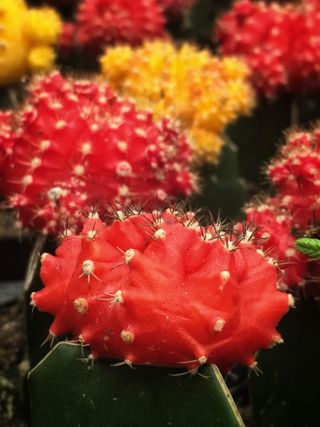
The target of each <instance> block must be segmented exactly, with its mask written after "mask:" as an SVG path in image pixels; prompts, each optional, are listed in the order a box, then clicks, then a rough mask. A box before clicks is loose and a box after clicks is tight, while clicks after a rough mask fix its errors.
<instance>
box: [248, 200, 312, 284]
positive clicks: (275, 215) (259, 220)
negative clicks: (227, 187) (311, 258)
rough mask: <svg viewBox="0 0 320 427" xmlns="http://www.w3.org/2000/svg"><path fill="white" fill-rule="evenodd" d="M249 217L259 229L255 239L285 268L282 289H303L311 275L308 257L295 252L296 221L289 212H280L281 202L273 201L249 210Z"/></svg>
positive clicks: (283, 269)
mask: <svg viewBox="0 0 320 427" xmlns="http://www.w3.org/2000/svg"><path fill="white" fill-rule="evenodd" d="M246 214H247V217H246V219H247V221H252V223H254V224H255V225H256V226H258V227H259V228H258V229H257V230H256V232H255V238H258V239H260V243H261V246H262V248H263V250H265V251H266V252H267V253H268V254H269V255H272V256H273V257H274V258H275V259H276V260H277V262H278V263H279V264H280V266H281V269H282V277H281V279H280V281H279V285H280V286H281V287H282V288H287V287H289V288H290V287H292V286H296V285H299V284H300V285H302V284H303V283H304V279H305V276H306V273H307V263H306V257H305V256H304V255H302V254H300V253H299V252H298V251H297V250H296V249H295V248H294V245H295V241H296V239H295V237H294V236H293V234H292V229H293V219H292V217H291V216H290V214H288V211H287V210H286V209H281V208H280V206H279V201H278V200H277V198H270V199H266V200H265V201H264V203H263V204H260V205H257V206H256V205H252V206H250V207H247V209H246ZM250 232H251V231H250V229H249V233H250Z"/></svg>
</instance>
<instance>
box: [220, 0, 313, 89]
mask: <svg viewBox="0 0 320 427" xmlns="http://www.w3.org/2000/svg"><path fill="white" fill-rule="evenodd" d="M216 38H217V40H218V42H219V43H220V51H221V53H223V54H228V55H230V54H232V55H239V56H240V57H242V58H243V59H245V60H246V62H247V63H248V65H249V66H250V68H251V70H252V78H253V81H254V83H255V86H256V87H257V89H258V90H259V91H260V92H261V93H263V94H264V95H266V96H270V97H272V96H276V95H277V94H279V93H280V92H284V91H288V92H293V93H305V92H311V91H313V90H319V88H320V54H319V52H320V9H319V2H317V1H314V0H302V1H300V2H298V3H297V4H290V3H288V4H285V5H279V4H277V3H275V2H272V3H271V4H267V3H266V2H262V1H259V2H254V1H252V0H238V1H236V2H235V3H234V5H233V6H232V8H231V10H230V11H228V12H227V13H226V14H225V15H224V16H223V17H222V18H221V19H220V21H218V24H217V30H216Z"/></svg>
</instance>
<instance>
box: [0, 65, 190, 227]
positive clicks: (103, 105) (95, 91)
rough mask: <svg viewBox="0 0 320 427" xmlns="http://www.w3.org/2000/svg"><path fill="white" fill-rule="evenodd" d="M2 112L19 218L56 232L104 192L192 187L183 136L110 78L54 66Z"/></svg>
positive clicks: (12, 199) (164, 192) (8, 176)
mask: <svg viewBox="0 0 320 427" xmlns="http://www.w3.org/2000/svg"><path fill="white" fill-rule="evenodd" d="M0 120H1V123H2V124H4V126H1V129H2V131H1V134H0V142H1V145H2V144H6V146H7V145H8V144H9V146H10V147H9V148H10V150H11V151H10V153H9V154H10V155H9V156H8V157H7V159H6V161H5V162H4V163H5V165H4V166H5V167H4V184H5V185H4V187H5V188H4V193H5V196H6V198H7V204H8V205H9V206H10V207H12V208H15V209H17V211H18V219H19V222H20V225H23V226H27V227H30V228H36V229H40V230H42V231H43V232H45V233H48V232H49V233H51V232H56V231H57V230H59V228H60V227H61V225H62V222H64V221H68V222H69V224H70V226H72V222H73V221H75V222H76V218H74V216H75V214H76V212H77V211H78V210H79V209H84V208H89V207H90V206H91V205H93V204H94V203H95V202H96V201H97V200H100V199H101V198H103V199H104V200H106V201H108V202H111V201H113V200H119V201H122V202H123V203H128V202H129V200H132V199H134V198H135V197H137V196H138V197H139V198H140V199H142V200H143V199H146V198H148V197H150V196H152V195H154V196H157V197H158V198H159V199H161V200H162V199H165V198H166V197H170V196H172V195H177V194H181V195H187V194H190V193H191V192H192V191H193V190H194V189H195V177H194V175H193V174H192V172H191V171H190V168H189V163H190V160H191V149H190V147H189V144H188V140H187V139H186V137H185V136H184V135H183V134H182V133H181V132H179V131H178V130H177V129H176V128H175V127H174V125H173V123H172V122H171V121H170V120H168V119H163V120H162V121H159V122H154V121H153V117H152V114H151V113H150V112H147V111H137V110H136V108H135V104H134V103H133V102H131V101H126V100H123V99H121V98H119V97H117V96H116V95H115V94H114V93H113V91H112V90H111V89H110V88H109V87H108V86H107V85H105V84H100V85H99V84H97V83H95V82H91V81H89V80H72V79H70V78H69V79H68V78H64V77H63V76H62V75H61V74H59V73H57V72H55V73H53V74H51V75H50V76H47V77H41V78H38V80H36V81H35V83H34V84H33V85H32V86H31V88H30V95H29V98H28V99H27V100H26V102H25V104H24V105H23V107H22V109H21V111H19V112H18V113H16V114H14V113H7V114H2V115H1V116H0ZM4 149H5V148H4Z"/></svg>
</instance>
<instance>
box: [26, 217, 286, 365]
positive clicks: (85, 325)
mask: <svg viewBox="0 0 320 427" xmlns="http://www.w3.org/2000/svg"><path fill="white" fill-rule="evenodd" d="M40 274H41V278H42V281H43V283H44V286H45V287H44V289H42V290H40V291H39V292H36V293H33V294H32V304H33V305H35V306H36V307H38V308H39V309H40V310H42V311H46V312H48V313H51V314H52V315H54V316H55V320H54V322H53V324H52V325H51V328H50V333H51V334H53V335H63V334H67V333H71V334H72V335H73V336H74V337H75V338H76V339H78V340H79V341H80V342H82V343H86V344H89V345H90V348H91V353H92V357H93V358H95V357H111V358H117V359H121V360H122V361H123V363H125V364H128V365H130V366H131V365H132V364H151V365H159V366H172V367H186V368H187V369H191V370H192V369H196V368H197V367H198V366H200V365H202V364H205V363H217V364H218V365H219V366H220V367H222V368H228V367H230V366H231V365H232V364H233V363H234V362H241V363H243V364H247V365H250V366H252V367H253V366H254V354H255V352H256V351H257V350H258V349H260V348H262V347H268V346H270V345H273V344H275V343H278V342H281V337H280V335H279V334H278V333H277V331H276V329H275V326H276V324H277V323H278V321H279V320H280V318H281V317H282V316H283V315H284V314H285V313H286V312H287V311H288V307H289V305H290V304H291V303H292V297H291V296H290V295H287V294H286V293H283V292H280V291H278V290H277V280H278V272H277V267H276V265H275V262H274V260H273V259H271V258H268V256H266V255H265V254H264V253H263V252H262V251H261V250H260V249H259V246H258V245H256V244H255V242H254V238H253V236H252V233H249V234H248V233H245V234H242V233H235V234H234V233H230V234H229V233H227V232H225V231H223V229H222V228H221V224H219V223H216V224H210V225H208V226H206V227H202V226H200V225H199V223H198V222H197V219H196V217H195V215H194V213H192V212H187V213H185V212H180V211H179V210H178V211H177V210H174V209H173V210H166V211H164V212H163V211H159V210H158V211H153V212H152V213H150V214H148V213H145V212H143V211H134V210H132V209H129V210H128V211H127V212H123V211H121V212H118V213H117V219H115V220H114V222H113V223H112V224H111V225H110V226H107V225H106V224H104V223H102V222H101V221H100V220H99V218H98V217H97V216H96V215H93V217H92V218H90V219H88V220H87V221H86V222H85V224H84V227H83V230H82V232H81V233H80V234H79V235H70V233H68V237H66V238H64V240H63V242H62V244H61V246H60V247H59V248H58V249H57V251H56V256H52V255H49V254H43V255H42V267H41V273H40Z"/></svg>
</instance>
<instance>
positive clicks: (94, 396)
mask: <svg viewBox="0 0 320 427" xmlns="http://www.w3.org/2000/svg"><path fill="white" fill-rule="evenodd" d="M82 352H83V353H82ZM87 355H88V351H87V349H86V348H82V347H81V346H80V345H77V344H72V343H65V342H64V343H59V344H57V345H56V347H55V348H54V349H53V350H52V351H51V352H50V353H49V354H48V355H47V356H46V357H45V358H44V359H43V360H42V361H41V362H40V363H39V364H38V365H37V366H36V367H35V368H34V369H33V370H32V371H31V372H30V374H29V379H28V380H29V387H30V397H31V420H32V427H43V426H46V427H57V426H63V427H77V426H81V427H87V426H90V427H100V426H101V427H105V426H108V427H126V426H128V427H138V426H141V427H144V426H145V427H147V426H150V427H151V426H152V427H164V426H176V427H187V426H206V427H211V426H212V427H240V426H241V427H244V424H243V422H242V420H241V418H240V415H239V414H238V411H237V409H236V407H235V404H234V402H233V400H232V398H231V396H230V393H229V391H228V389H227V388H226V385H225V383H224V381H223V378H222V377H221V374H220V372H219V371H218V369H217V368H216V367H215V366H206V367H203V368H202V369H201V371H200V373H201V375H204V376H207V377H208V378H204V377H203V376H200V375H195V376H192V375H190V374H188V375H183V376H170V374H176V373H181V372H183V371H181V370H175V369H169V368H155V367H151V366H137V367H136V368H135V369H130V368H129V367H128V366H120V367H110V365H109V363H110V361H107V360H97V361H95V362H94V363H93V364H91V361H89V362H88V363H84V361H83V360H81V359H83V357H84V356H87Z"/></svg>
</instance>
